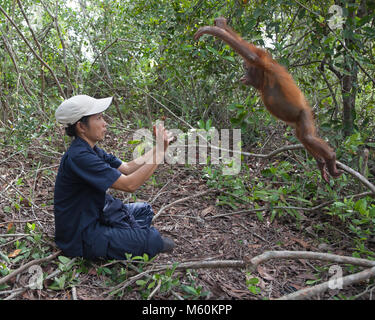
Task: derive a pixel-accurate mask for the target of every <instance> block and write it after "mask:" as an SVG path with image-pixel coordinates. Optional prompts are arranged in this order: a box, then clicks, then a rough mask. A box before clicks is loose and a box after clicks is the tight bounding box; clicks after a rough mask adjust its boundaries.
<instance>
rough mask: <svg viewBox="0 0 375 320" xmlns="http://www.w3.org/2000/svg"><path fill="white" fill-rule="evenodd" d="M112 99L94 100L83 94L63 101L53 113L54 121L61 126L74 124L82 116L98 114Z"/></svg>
mask: <svg viewBox="0 0 375 320" xmlns="http://www.w3.org/2000/svg"><path fill="white" fill-rule="evenodd" d="M112 98H113V97H109V98H102V99H95V98H93V97H90V96H87V95H85V94H80V95H77V96H73V97H71V98H69V99H67V100H65V101H63V102H62V103H61V104H60V105H59V107H58V108H57V110H56V112H55V117H56V120H57V121H58V122H60V123H62V124H67V125H69V124H74V123H76V122H77V121H78V120H79V119H81V118H82V117H84V116H90V115H92V114H96V113H100V112H103V111H104V110H106V109H107V108H108V107H109V106H110V105H111V103H112Z"/></svg>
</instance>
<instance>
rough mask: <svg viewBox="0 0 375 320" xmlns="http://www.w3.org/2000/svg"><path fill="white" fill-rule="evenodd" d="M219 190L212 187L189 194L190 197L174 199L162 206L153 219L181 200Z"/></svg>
mask: <svg viewBox="0 0 375 320" xmlns="http://www.w3.org/2000/svg"><path fill="white" fill-rule="evenodd" d="M216 191H217V190H214V189H210V190H206V191H203V192H199V193H196V194H193V195H191V196H188V197H185V198H182V199H178V200H176V201H173V202H172V203H170V204H167V205H166V206H164V207H162V208H161V209H160V210H159V211H158V213H157V214H156V215H155V216H154V217H153V218H152V221H155V219H156V218H157V217H159V216H160V214H162V213H163V212H164V211H165V210H166V209H168V208H170V207H172V206H174V205H176V204H177V203H180V202H184V201H187V200H190V199H192V198H196V197H201V196H204V195H206V194H208V193H212V192H216Z"/></svg>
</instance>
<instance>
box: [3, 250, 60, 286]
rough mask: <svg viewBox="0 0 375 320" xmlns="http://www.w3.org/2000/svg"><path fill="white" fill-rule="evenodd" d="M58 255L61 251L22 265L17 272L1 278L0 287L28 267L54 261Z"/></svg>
mask: <svg viewBox="0 0 375 320" xmlns="http://www.w3.org/2000/svg"><path fill="white" fill-rule="evenodd" d="M59 254H61V250H59V251H57V252H55V253H53V254H51V255H49V256H48V257H45V258H42V259H37V260H32V261H30V262H28V263H26V264H24V265H23V266H22V267H20V268H18V269H17V270H14V271H13V272H12V273H10V274H8V275H7V276H5V277H3V278H1V279H0V285H1V284H4V283H6V282H8V281H9V280H10V279H12V278H13V277H14V276H16V275H17V274H19V273H22V272H23V271H25V270H26V269H28V268H29V267H31V266H33V265H34V264H41V263H44V262H47V261H50V260H53V259H55V258H56V257H57V256H58V255H59Z"/></svg>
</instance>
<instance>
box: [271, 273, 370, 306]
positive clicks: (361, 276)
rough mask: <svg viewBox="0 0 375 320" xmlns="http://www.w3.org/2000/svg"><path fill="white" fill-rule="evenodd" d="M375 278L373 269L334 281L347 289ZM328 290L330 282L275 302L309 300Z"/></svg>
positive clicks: (294, 293)
mask: <svg viewBox="0 0 375 320" xmlns="http://www.w3.org/2000/svg"><path fill="white" fill-rule="evenodd" d="M372 277H375V267H373V268H370V269H366V270H363V271H361V272H358V273H355V274H351V275H349V276H346V277H343V278H338V279H336V280H342V287H347V286H349V285H351V284H354V283H358V282H361V281H364V280H367V279H370V278H372ZM329 288H330V281H327V282H324V283H321V284H318V285H316V286H313V287H310V288H305V289H302V290H299V291H296V292H293V293H291V294H288V295H285V296H283V297H281V298H278V299H276V300H302V299H308V298H311V297H313V296H315V295H317V294H319V293H323V292H325V291H327V290H328V289H329Z"/></svg>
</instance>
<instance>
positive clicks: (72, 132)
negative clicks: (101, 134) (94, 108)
mask: <svg viewBox="0 0 375 320" xmlns="http://www.w3.org/2000/svg"><path fill="white" fill-rule="evenodd" d="M89 117H90V116H83V117H82V118H81V119H79V120H78V121H77V122H76V123H73V124H69V125H68V126H67V127H66V128H65V133H66V134H67V135H68V136H69V137H75V138H76V137H77V131H76V125H77V123H78V122H82V123H83V124H84V125H86V126H87V127H88V126H89Z"/></svg>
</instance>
